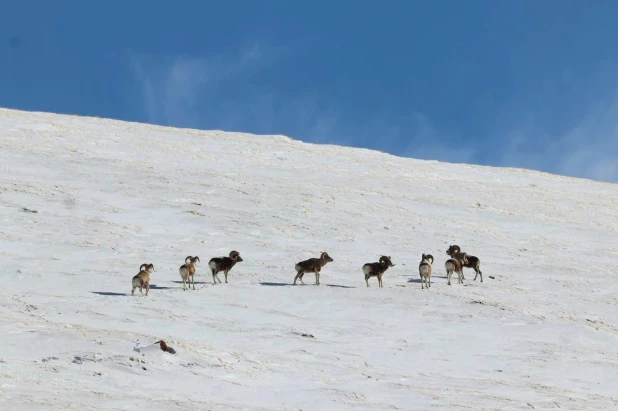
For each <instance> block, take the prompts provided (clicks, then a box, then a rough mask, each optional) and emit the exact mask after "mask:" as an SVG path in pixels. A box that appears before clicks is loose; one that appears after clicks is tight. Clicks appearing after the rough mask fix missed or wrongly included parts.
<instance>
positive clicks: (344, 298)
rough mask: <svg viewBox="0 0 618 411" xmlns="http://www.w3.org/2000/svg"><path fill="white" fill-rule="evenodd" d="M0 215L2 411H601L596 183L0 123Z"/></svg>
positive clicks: (77, 123)
mask: <svg viewBox="0 0 618 411" xmlns="http://www.w3.org/2000/svg"><path fill="white" fill-rule="evenodd" d="M454 150H456V148H454ZM0 206H1V208H0V210H1V214H0V217H1V223H0V262H1V265H0V267H1V276H0V333H1V335H2V339H1V341H0V408H2V409H6V410H9V409H11V410H18V409H19V410H29V409H80V410H85V409H114V410H135V409H148V410H189V409H191V410H348V409H350V410H351V409H354V410H426V409H444V410H446V409H449V410H455V409H474V410H484V409H524V410H525V409H551V408H556V409H558V408H561V409H578V410H583V409H589V410H600V409H611V408H615V407H618V379H617V376H618V284H617V281H616V280H617V276H616V270H615V266H616V262H617V260H618V237H617V236H618V220H617V217H618V211H617V210H618V187H617V186H616V185H613V184H606V183H597V182H593V181H588V180H580V179H573V178H566V177H560V176H554V175H549V174H544V173H539V172H533V171H527V170H519V169H506V168H490V167H480V166H472V165H462V164H446V163H440V162H434V161H421V160H415V159H407V158H398V157H395V156H391V155H387V154H384V153H380V152H375V151H370V150H362V149H353V148H345V147H338V146H328V145H312V144H305V143H301V142H298V141H294V140H292V139H289V138H287V137H283V136H256V135H249V134H241V133H229V132H220V131H198V130H189V129H174V128H164V127H156V126H150V125H142V124H136V123H127V122H121V121H112V120H105V119H99V118H83V117H74V116H65V115H55V114H46V113H30V112H21V111H14V110H4V109H3V110H0ZM451 244H458V245H459V246H461V248H462V249H463V251H465V252H467V253H468V254H471V255H474V256H478V257H479V258H480V259H481V269H482V271H483V280H484V282H483V283H480V281H479V280H478V279H477V281H473V278H474V271H473V270H471V269H468V268H466V269H465V270H464V275H465V280H464V284H463V285H461V284H458V283H457V279H456V276H453V281H452V285H451V286H448V285H447V281H446V277H445V269H444V263H445V261H446V260H447V259H448V256H447V255H446V254H445V252H446V249H447V248H448V246H449V245H451ZM231 250H238V251H239V252H240V254H241V255H242V258H243V259H244V261H243V262H241V263H238V264H237V265H236V266H235V267H234V268H233V269H232V270H231V272H230V275H229V283H228V284H225V282H223V283H222V284H219V283H217V284H216V285H213V284H212V276H211V275H210V272H209V271H208V267H207V262H208V260H209V259H210V258H212V257H215V256H223V255H227V254H228V253H229V252H230V251H231ZM322 251H327V252H328V253H329V255H330V256H331V257H332V258H333V260H334V261H333V262H331V263H328V264H327V265H326V266H325V267H324V269H323V270H322V274H321V278H320V280H321V285H319V286H316V285H315V284H314V276H313V275H310V274H306V275H305V276H304V281H305V283H306V285H297V286H292V285H291V284H292V282H293V279H294V276H295V274H296V272H295V271H294V265H295V263H296V262H298V261H301V260H304V259H307V258H311V257H318V256H319V254H320V252H322ZM422 253H430V254H432V255H433V256H434V258H435V262H434V264H433V275H432V286H431V288H430V289H429V290H421V283H420V278H419V275H418V263H419V262H420V257H421V254H422ZM188 255H191V256H195V255H197V256H199V257H200V261H201V265H198V268H197V275H196V278H195V279H196V290H188V291H183V290H182V280H181V278H180V275H179V273H178V269H179V267H180V265H181V264H183V262H184V259H185V257H186V256H188ZM381 255H387V256H391V257H392V261H393V263H394V264H395V266H394V267H392V268H390V269H389V270H388V271H387V272H386V274H385V275H384V288H378V287H377V281H376V279H375V278H372V279H371V280H370V285H371V287H369V288H367V287H366V285H365V281H364V277H363V273H362V271H361V267H362V265H363V264H364V263H366V262H373V261H378V259H379V257H380V256H381ZM143 263H153V264H154V266H155V272H154V273H153V274H152V279H151V289H150V293H149V295H148V296H147V297H146V296H141V295H139V292H136V295H135V296H131V295H130V294H131V293H130V291H131V279H132V277H133V276H134V275H135V274H137V273H138V271H139V266H140V265H141V264H143ZM220 277H223V275H222V274H220ZM303 334H304V335H303ZM160 339H163V340H165V341H166V342H167V344H168V345H170V346H171V347H173V348H174V349H175V350H176V351H177V353H176V354H175V355H172V354H169V353H167V352H163V351H161V350H160V349H159V348H158V345H156V344H154V343H155V342H156V341H158V340H160Z"/></svg>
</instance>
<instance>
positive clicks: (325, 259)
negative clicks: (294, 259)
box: [294, 251, 333, 285]
mask: <svg viewBox="0 0 618 411" xmlns="http://www.w3.org/2000/svg"><path fill="white" fill-rule="evenodd" d="M332 261H333V259H332V258H331V257H330V256H329V255H328V253H327V252H326V251H325V252H323V253H322V254H321V255H320V258H310V259H308V260H304V261H300V262H298V263H296V265H295V266H294V268H295V269H296V277H294V285H296V280H300V282H301V283H303V284H305V283H304V282H303V276H304V275H305V273H315V284H316V285H320V271H321V270H322V267H324V266H325V265H326V263H329V262H332Z"/></svg>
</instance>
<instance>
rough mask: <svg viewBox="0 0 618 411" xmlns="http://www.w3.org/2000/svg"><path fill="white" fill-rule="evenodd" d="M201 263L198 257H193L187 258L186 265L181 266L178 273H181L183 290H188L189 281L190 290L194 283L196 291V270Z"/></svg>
mask: <svg viewBox="0 0 618 411" xmlns="http://www.w3.org/2000/svg"><path fill="white" fill-rule="evenodd" d="M198 262H201V261H200V258H199V257H198V256H195V257H191V256H187V258H185V263H184V264H183V265H181V266H180V268H179V269H178V272H179V273H180V278H182V289H183V290H186V289H187V280H189V288H191V283H193V289H194V290H195V278H194V276H195V270H196V265H197V263H198Z"/></svg>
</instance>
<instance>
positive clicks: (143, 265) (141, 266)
mask: <svg viewBox="0 0 618 411" xmlns="http://www.w3.org/2000/svg"><path fill="white" fill-rule="evenodd" d="M144 267H146V268H148V264H142V265H140V266H139V270H140V271H144V270H143V269H142V268H144Z"/></svg>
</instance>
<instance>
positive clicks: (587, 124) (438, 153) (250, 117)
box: [129, 43, 618, 181]
mask: <svg viewBox="0 0 618 411" xmlns="http://www.w3.org/2000/svg"><path fill="white" fill-rule="evenodd" d="M281 55H282V50H278V49H276V48H273V47H268V46H265V45H263V44H259V43H256V44H252V45H250V46H248V47H245V48H243V49H240V50H237V51H235V52H230V53H226V54H222V55H216V56H209V57H199V58H195V57H182V56H181V57H178V56H176V57H173V58H163V59H161V58H153V57H151V56H145V55H137V54H130V56H129V62H130V67H131V69H132V71H133V73H134V75H135V77H136V79H137V80H138V83H139V89H140V95H141V101H142V104H143V109H144V112H145V114H146V116H147V119H148V121H149V122H152V123H156V124H163V125H171V126H181V127H196V128H206V129H213V128H218V129H224V130H228V131H245V132H251V133H256V134H285V135H288V136H290V137H293V138H297V139H301V140H304V141H309V142H315V143H329V144H340V145H347V146H362V147H368V148H372V149H378V150H382V151H387V152H390V153H393V154H396V155H402V156H407V157H414V158H419V159H427V160H438V161H446V162H455V163H474V164H484V165H494V166H508V167H522V168H530V169H536V170H541V171H547V172H551V173H558V174H563V175H568V176H577V177H586V178H591V179H595V180H601V181H618V165H617V164H616V162H615V161H614V159H615V158H616V156H617V155H618V92H617V93H614V95H613V98H612V99H611V100H609V101H608V100H600V99H599V102H598V103H597V104H596V105H593V106H591V107H590V109H589V111H588V112H587V114H586V115H585V116H582V117H581V120H580V121H578V122H576V123H575V125H574V126H573V127H571V129H570V130H568V131H566V132H562V133H560V134H557V135H552V134H548V133H547V132H544V131H540V130H542V129H541V128H540V127H538V124H537V122H536V121H535V120H536V119H537V118H539V117H538V116H540V115H542V113H530V112H526V111H522V110H517V109H514V108H513V107H510V108H506V109H505V111H506V114H504V117H505V119H510V120H511V122H508V121H502V120H505V119H500V124H494V131H493V132H492V133H491V135H489V136H483V137H481V138H477V137H476V136H474V138H471V137H470V136H465V135H451V134H449V133H447V132H444V131H443V130H441V128H440V124H436V123H434V122H433V121H432V119H431V118H429V117H428V116H426V115H425V114H423V113H421V112H412V113H410V114H409V115H405V116H395V115H393V114H391V113H389V112H383V113H375V114H373V115H372V116H370V117H367V118H357V117H354V118H352V117H351V115H350V113H349V112H348V111H347V110H346V109H345V108H344V107H342V106H340V105H339V104H338V103H337V100H336V99H334V98H333V97H334V96H324V95H320V94H319V93H318V92H315V91H313V92H312V91H310V92H305V93H304V94H301V95H294V94H291V93H281V92H279V91H278V90H276V89H275V88H273V87H269V86H268V85H264V84H259V83H257V82H253V81H251V79H252V78H253V77H254V75H256V74H259V73H260V70H263V69H266V68H268V69H270V68H272V67H273V65H274V64H275V63H276V62H277V61H278V59H279V58H280V57H281ZM581 104H582V105H583V104H584V103H581ZM554 121H560V119H554ZM565 123H566V122H565ZM513 124H516V125H517V126H513ZM507 127H508V128H507ZM505 130H506V131H505Z"/></svg>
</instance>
